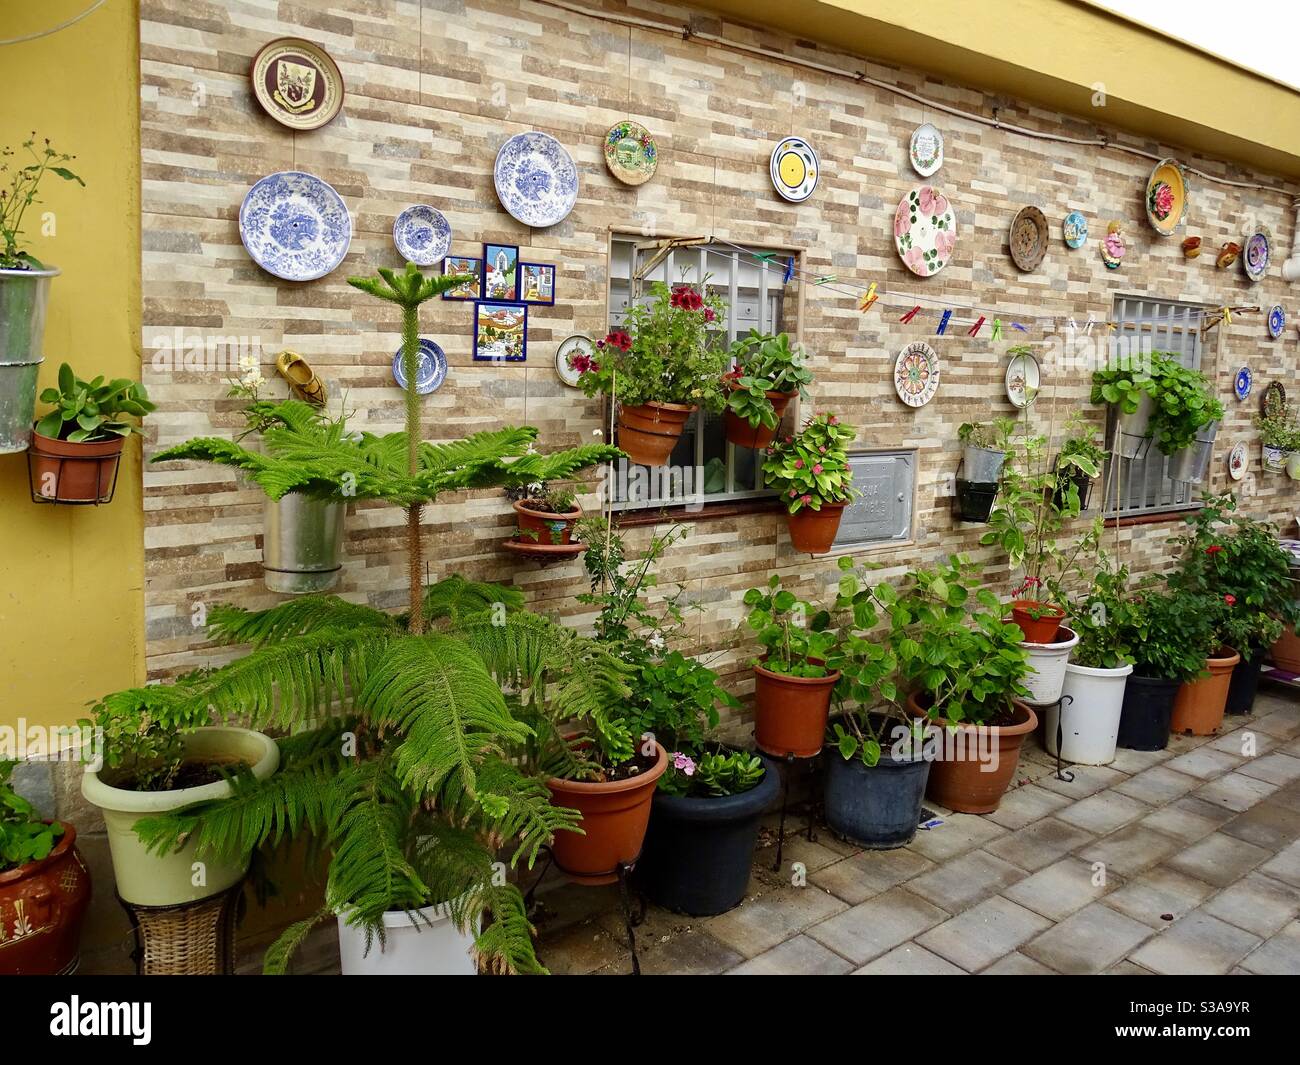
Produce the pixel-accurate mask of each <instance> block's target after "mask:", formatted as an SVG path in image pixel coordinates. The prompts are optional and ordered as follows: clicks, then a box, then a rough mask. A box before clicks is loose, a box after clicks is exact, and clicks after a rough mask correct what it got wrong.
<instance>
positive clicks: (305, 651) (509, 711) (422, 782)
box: [96, 264, 630, 972]
mask: <svg viewBox="0 0 1300 1065" xmlns="http://www.w3.org/2000/svg"><path fill="white" fill-rule="evenodd" d="M380 275H381V277H380V279H379V280H377V281H376V280H372V279H351V283H352V284H354V285H356V286H357V287H358V288H362V289H364V290H365V291H367V292H370V293H372V294H373V295H376V296H379V297H380V298H383V299H388V300H391V301H393V302H396V303H398V304H399V305H400V306H401V307H402V311H403V356H404V358H405V359H407V360H408V363H409V365H408V374H407V379H408V380H412V381H413V380H414V379H415V373H414V369H415V367H414V359H415V357H416V347H417V345H418V339H419V324H418V315H417V309H418V307H419V304H420V303H422V302H424V301H425V300H427V299H430V298H433V297H434V296H437V295H439V294H440V293H441V292H442V291H444V290H446V289H448V288H451V287H454V286H455V285H456V284H459V283H461V282H462V281H464V280H465V278H462V277H459V276H448V277H440V278H425V277H423V276H422V275H421V274H420V272H419V271H418V270H417V269H416V268H415V267H414V266H413V265H411V264H408V265H407V268H406V271H405V273H402V274H398V273H396V272H394V271H389V270H383V269H381V270H380ZM414 396H415V393H414V392H410V393H408V397H407V398H408V404H407V418H406V429H405V431H404V432H400V433H391V434H388V435H385V436H376V435H372V434H366V433H363V434H360V435H359V436H356V435H352V434H349V433H348V432H347V431H346V430H345V428H344V426H343V425H342V424H341V423H334V422H327V421H322V420H321V419H320V418H319V416H318V415H317V414H316V412H315V411H313V410H312V409H311V408H310V407H308V406H307V405H306V404H302V403H297V402H294V401H290V402H287V403H281V404H277V405H275V406H274V408H273V421H274V423H275V424H273V425H270V426H269V427H268V428H267V429H266V430H265V431H264V433H263V442H264V447H265V451H264V452H258V451H250V450H248V449H246V448H243V447H241V446H240V445H239V444H237V443H233V442H231V441H229V440H219V439H214V438H204V439H197V440H191V441H189V442H188V443H185V444H182V445H180V446H178V447H174V448H171V449H169V450H167V451H164V452H162V453H161V454H159V455H158V456H156V458H155V461H164V460H171V459H203V460H206V461H210V462H215V463H219V464H223V465H228V466H234V467H236V468H238V469H241V470H243V471H245V473H246V474H247V475H248V476H249V477H250V478H252V479H253V480H254V481H255V482H256V483H257V484H259V485H260V486H261V487H262V488H263V489H264V490H265V491H266V493H267V494H268V495H269V496H271V497H272V498H279V497H280V496H283V495H284V494H285V493H287V492H293V491H296V492H303V493H305V494H307V495H309V496H313V497H316V498H326V499H382V500H386V501H388V502H390V503H392V504H394V505H397V506H402V507H405V508H407V513H408V526H407V530H408V548H409V553H410V557H411V562H412V564H411V568H410V572H409V584H410V588H409V608H408V610H407V611H406V612H405V613H403V614H400V615H393V614H388V613H385V612H384V611H381V610H376V609H373V608H370V607H367V606H362V605H358V604H355V603H348V602H345V601H344V600H342V599H340V598H338V597H336V596H311V597H305V598H301V599H296V600H293V601H290V602H286V603H283V604H281V605H279V606H276V607H273V608H271V609H269V610H263V611H253V612H250V611H246V610H243V609H240V608H237V607H230V606H223V607H217V608H214V609H213V610H212V611H210V612H209V615H208V623H209V634H210V635H211V636H212V638H213V639H215V640H216V641H217V642H218V643H221V644H232V645H235V644H248V645H251V649H250V650H249V652H248V653H247V654H245V655H244V656H243V657H242V658H238V659H236V660H234V661H232V662H230V663H229V664H228V665H225V666H222V667H221V668H219V669H214V670H210V671H201V672H199V673H195V674H191V675H189V676H187V677H185V678H182V679H181V680H179V681H177V682H176V683H174V684H170V685H159V686H150V687H143V688H135V689H131V690H128V691H124V692H118V693H115V694H114V695H110V696H107V697H106V698H105V699H103V700H102V701H101V702H100V703H99V704H98V706H97V707H96V717H97V719H98V722H99V724H100V725H101V726H103V727H105V729H106V732H107V733H108V734H109V735H113V736H117V737H122V738H125V737H127V736H129V735H130V734H131V730H132V728H135V729H137V730H143V732H144V733H146V734H147V733H148V731H149V728H150V727H151V726H152V725H153V724H154V723H156V722H165V723H168V725H169V726H171V727H174V728H186V727H192V726H193V725H196V724H203V723H207V722H208V721H210V720H230V719H237V720H242V721H246V722H248V723H249V724H250V725H251V726H252V727H254V728H276V729H282V730H285V731H286V732H288V733H289V735H288V736H287V737H286V738H284V739H281V740H279V741H277V742H278V744H279V746H280V753H281V768H280V770H279V772H278V773H276V774H275V775H273V776H271V777H270V778H268V779H266V780H263V781H257V780H256V779H254V778H253V776H252V774H251V772H249V771H248V770H246V769H242V770H239V771H237V772H236V774H235V775H234V776H233V777H232V781H231V783H232V791H233V795H232V797H231V798H229V799H224V800H220V801H217V802H210V803H204V804H199V805H197V806H192V807H190V808H188V809H183V810H179V811H175V812H172V813H168V814H165V815H161V816H157V817H152V818H146V819H144V820H142V821H141V822H139V823H138V824H137V825H136V832H137V834H138V835H139V836H140V837H141V839H142V840H144V841H145V842H146V843H147V844H148V845H149V847H150V848H151V849H153V850H156V851H159V852H162V851H166V850H169V849H172V848H175V847H177V846H179V845H180V844H181V842H182V841H186V840H190V839H193V840H195V841H196V844H197V846H198V848H199V851H200V853H201V854H202V853H209V852H210V853H214V854H246V853H248V852H249V851H250V850H251V849H253V848H257V847H261V846H263V845H272V846H273V845H275V844H277V843H279V842H280V841H281V840H283V839H285V838H288V837H294V836H298V835H300V834H303V833H310V834H311V835H312V836H313V837H315V838H317V839H324V840H325V841H326V843H327V844H328V846H329V848H330V850H331V858H330V863H329V871H328V876H327V881H326V886H325V904H324V907H323V908H322V909H321V911H320V912H319V913H317V914H315V915H314V916H312V917H311V918H308V919H307V920H305V921H302V922H299V923H298V924H295V925H293V926H291V927H290V928H288V929H286V930H285V932H284V933H283V934H282V935H281V936H280V938H279V939H278V940H277V941H276V942H275V944H273V946H272V947H271V948H270V949H269V950H268V952H267V955H266V961H265V966H264V968H265V970H266V971H267V972H284V971H285V970H286V969H287V967H288V965H289V962H290V960H291V957H292V955H293V952H294V950H295V949H296V948H297V947H298V945H299V944H300V943H301V942H302V940H303V939H304V938H305V936H306V935H307V933H308V932H309V931H310V929H311V928H312V926H313V925H314V924H316V923H317V922H319V921H320V920H323V919H325V918H327V917H328V916H330V915H331V914H338V915H339V917H340V919H341V920H344V921H346V922H348V923H349V924H353V925H358V926H360V927H361V928H363V929H364V930H365V933H366V943H367V948H369V946H370V944H371V940H372V937H374V936H378V937H380V939H381V942H382V937H383V927H384V926H383V918H384V914H386V913H389V912H393V911H406V912H407V913H408V915H409V916H410V918H411V920H412V921H418V920H419V914H418V911H419V910H420V909H421V908H422V907H426V906H429V905H431V904H434V903H445V904H447V907H448V909H449V910H450V913H451V917H452V919H453V921H454V922H455V924H456V925H457V927H458V928H460V929H461V930H462V931H466V930H471V929H473V930H477V932H476V948H475V949H476V952H477V954H478V956H479V959H480V962H481V963H482V964H483V965H484V966H485V967H487V968H489V969H492V970H494V971H501V972H539V971H543V970H542V969H541V966H540V965H539V963H538V961H537V958H536V956H535V954H534V951H533V946H532V939H531V931H532V929H531V926H530V925H529V922H528V919H527V915H526V913H525V908H524V900H523V896H522V895H521V893H520V892H519V890H518V888H517V887H515V886H514V885H513V884H511V883H509V882H508V880H507V879H506V878H505V876H504V875H502V872H503V871H502V867H501V866H499V865H498V864H497V863H496V857H497V854H498V852H499V851H500V850H502V848H507V847H508V857H509V864H510V865H511V866H517V865H518V864H519V863H521V862H522V863H524V864H526V865H527V866H531V865H532V863H533V861H534V859H535V857H536V855H537V853H538V850H539V849H540V848H541V847H542V846H543V845H545V844H546V843H548V842H549V841H550V840H551V839H552V838H553V836H554V834H555V833H556V832H558V831H573V830H580V829H578V828H577V824H578V820H579V815H578V813H577V812H576V811H574V810H567V809H563V808H559V807H555V806H552V805H551V802H550V793H549V791H548V789H547V788H546V786H545V783H544V778H543V777H542V776H541V775H540V774H541V770H539V771H538V772H531V773H530V772H529V771H528V770H527V769H526V768H522V767H521V759H520V757H519V755H520V752H527V751H529V750H541V749H543V747H545V748H546V749H548V750H549V749H551V745H550V743H549V740H550V737H551V733H552V732H553V731H554V729H555V726H554V725H552V724H548V723H547V722H551V721H557V720H565V719H567V720H575V721H578V722H580V723H583V724H585V725H587V726H588V727H589V728H591V729H593V730H595V731H597V732H608V733H609V734H610V735H611V736H614V735H616V734H617V733H618V725H617V723H616V722H614V721H613V720H612V718H611V717H610V714H611V711H610V708H611V707H616V706H618V705H619V704H620V703H621V702H622V701H624V700H625V699H626V698H627V697H628V695H629V694H630V692H629V689H628V687H627V684H626V682H625V678H626V676H627V673H628V671H627V668H626V667H625V666H623V665H622V664H621V663H620V662H619V661H618V660H617V659H615V658H614V657H613V656H612V655H610V654H609V653H608V652H607V651H606V650H605V649H604V648H602V647H601V646H600V645H599V644H597V643H596V642H595V641H592V640H589V639H585V638H583V637H581V636H579V635H578V634H577V633H575V632H572V631H571V630H568V629H565V628H563V627H562V626H560V625H558V624H556V623H555V622H553V621H551V620H549V619H547V618H544V617H541V616H539V615H536V614H531V613H528V612H526V611H524V610H523V609H522V604H523V597H522V595H521V594H520V593H519V592H518V591H517V590H515V589H511V588H506V587H502V586H498V585H490V584H477V583H473V582H470V581H466V580H464V579H463V578H461V577H459V576H452V577H448V578H446V579H445V580H442V581H439V582H438V583H436V584H434V585H432V586H431V587H428V588H423V587H422V581H421V573H422V570H423V563H422V561H421V558H422V555H421V550H420V547H421V545H420V516H421V512H422V510H423V508H424V506H426V505H427V504H429V503H432V502H434V501H435V500H436V499H437V497H438V496H439V495H440V494H441V493H442V492H445V491H450V490H459V489H470V488H483V487H489V486H505V487H511V486H518V485H523V484H531V483H534V482H537V481H547V480H564V479H566V478H569V477H571V476H572V475H573V474H574V473H576V472H578V471H579V470H581V469H583V468H585V467H588V466H591V465H593V464H595V463H598V462H602V461H606V460H610V459H613V458H616V457H618V456H620V455H621V454H622V453H621V452H620V451H618V449H617V448H612V447H605V446H587V447H580V448H575V449H572V450H569V451H563V452H559V453H557V454H552V455H539V454H535V453H534V452H533V450H532V445H533V442H534V441H535V439H536V437H537V431H536V430H535V429H532V428H528V427H524V428H506V429H500V430H496V431H492V432H483V433H477V434H475V435H473V436H471V437H468V438H466V439H464V440H458V441H453V442H450V443H437V444H435V443H429V442H422V441H420V440H419V432H418V430H419V409H418V406H417V404H416V402H415V400H414ZM529 706H530V707H532V708H533V710H534V711H536V710H537V708H538V707H541V706H544V708H545V713H544V714H543V713H540V712H527V713H526V712H525V711H524V708H525V707H529ZM539 728H540V729H542V730H543V731H540V732H539ZM565 768H568V769H570V770H571V769H572V768H573V767H572V766H568V767H565ZM489 913H490V915H491V918H490V920H487V919H486V915H488V914H489Z"/></svg>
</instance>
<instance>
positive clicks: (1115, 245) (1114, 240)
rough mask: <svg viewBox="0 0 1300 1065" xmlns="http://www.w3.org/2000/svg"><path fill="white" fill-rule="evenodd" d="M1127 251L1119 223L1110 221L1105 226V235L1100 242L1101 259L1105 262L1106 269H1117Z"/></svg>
mask: <svg viewBox="0 0 1300 1065" xmlns="http://www.w3.org/2000/svg"><path fill="white" fill-rule="evenodd" d="M1127 251H1128V245H1127V244H1125V243H1124V233H1123V231H1122V230H1121V228H1120V224H1119V223H1118V222H1112V223H1111V224H1110V225H1109V226H1107V227H1106V236H1105V238H1104V239H1103V240H1102V242H1101V261H1102V262H1104V263H1105V264H1106V269H1107V270H1118V269H1119V264H1120V263H1121V262H1122V261H1123V259H1124V254H1125V253H1126V252H1127Z"/></svg>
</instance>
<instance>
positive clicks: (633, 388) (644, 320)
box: [573, 279, 727, 466]
mask: <svg viewBox="0 0 1300 1065" xmlns="http://www.w3.org/2000/svg"><path fill="white" fill-rule="evenodd" d="M706 282H707V279H706ZM650 295H651V299H650V301H649V302H648V303H642V302H636V303H633V304H632V305H631V306H630V307H629V308H628V309H627V313H626V315H625V316H624V319H623V326H622V328H621V329H615V330H612V331H611V332H610V333H609V335H607V336H606V337H605V339H604V340H601V341H599V342H598V343H597V344H596V349H597V350H596V353H595V355H594V356H591V357H588V356H586V355H581V356H576V357H575V359H574V363H573V365H574V368H575V369H577V370H578V371H579V372H580V376H579V378H578V383H579V386H580V387H581V388H582V390H583V392H585V393H586V394H587V395H588V396H595V395H605V396H609V397H611V398H612V399H613V400H616V401H617V402H618V405H619V413H618V441H619V446H620V447H622V449H623V450H624V451H625V452H626V453H627V456H628V458H630V459H631V460H632V461H633V462H636V463H639V464H641V465H643V466H662V465H664V464H665V463H667V462H668V458H669V456H670V455H671V454H672V452H673V448H674V447H676V446H677V441H678V440H679V439H680V437H681V435H682V431H683V429H684V428H685V427H686V421H687V419H688V418H689V417H690V416H691V415H692V414H694V413H695V411H696V410H698V409H700V408H701V407H702V408H704V409H705V410H707V411H710V412H712V413H714V414H718V413H721V412H722V410H723V408H724V406H725V405H726V396H725V394H724V392H723V385H722V375H723V372H724V371H725V370H726V367H727V352H726V349H725V348H723V347H721V346H720V345H719V344H718V342H717V341H716V339H715V330H714V325H713V323H715V322H716V321H717V320H718V318H719V317H720V315H721V313H722V311H723V309H724V307H725V304H724V303H723V302H722V300H721V298H719V297H718V296H716V295H709V294H704V293H702V292H701V291H700V290H699V289H697V288H695V287H694V286H691V285H687V284H679V285H673V286H672V287H671V288H669V286H668V285H666V284H664V283H663V282H656V283H655V284H653V285H651V286H650ZM579 360H581V361H579Z"/></svg>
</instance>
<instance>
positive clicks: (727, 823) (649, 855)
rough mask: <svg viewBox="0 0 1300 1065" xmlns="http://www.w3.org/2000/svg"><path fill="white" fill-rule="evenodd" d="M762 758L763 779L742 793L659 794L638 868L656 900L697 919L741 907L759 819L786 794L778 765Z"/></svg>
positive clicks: (645, 888) (642, 884) (644, 888)
mask: <svg viewBox="0 0 1300 1065" xmlns="http://www.w3.org/2000/svg"><path fill="white" fill-rule="evenodd" d="M759 758H762V759H763V768H764V769H765V770H766V772H765V773H764V775H763V779H762V780H761V781H760V782H759V784H758V786H757V787H755V788H750V789H749V791H745V792H741V794H739V795H727V796H724V797H722V798H708V797H705V798H695V797H692V796H687V795H665V794H663V793H662V792H658V793H656V794H655V797H654V804H653V806H652V807H651V811H650V829H649V831H648V832H647V833H646V837H645V846H644V848H643V849H642V851H641V858H640V860H639V861H638V862H637V866H636V878H637V882H638V884H639V885H640V887H641V890H642V891H644V892H645V893H646V895H647V896H648V897H649V898H650V900H651V901H652V902H655V903H657V904H658V905H660V906H662V907H664V908H665V909H668V910H674V911H675V912H677V913H685V914H689V915H690V916H692V917H708V916H710V915H712V914H715V913H726V912H727V910H730V909H732V908H733V907H735V906H738V905H740V902H741V900H742V899H743V898H744V897H745V889H746V888H747V887H749V868H750V864H751V862H752V861H753V857H754V845H755V844H756V843H757V842H758V823H759V819H760V818H761V817H762V815H763V812H764V811H765V810H766V809H767V808H768V807H769V806H772V805H773V804H774V803H775V802H776V801H777V799H778V798H779V796H780V794H781V776H780V770H779V769H778V768H777V765H776V763H775V762H774V761H772V759H770V758H767V757H764V756H763V755H762V754H759Z"/></svg>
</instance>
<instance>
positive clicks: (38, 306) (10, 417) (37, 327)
mask: <svg viewBox="0 0 1300 1065" xmlns="http://www.w3.org/2000/svg"><path fill="white" fill-rule="evenodd" d="M58 275H59V271H58V270H53V269H51V270H0V455H5V454H13V453H14V452H17V451H26V450H27V445H28V442H29V441H30V439H31V434H32V416H33V412H34V411H35V409H36V378H37V376H38V374H39V373H40V368H41V363H42V362H43V361H44V359H43V351H44V346H43V345H44V337H45V309H46V306H47V305H48V303H49V298H50V281H51V280H52V279H53V278H55V277H58Z"/></svg>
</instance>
